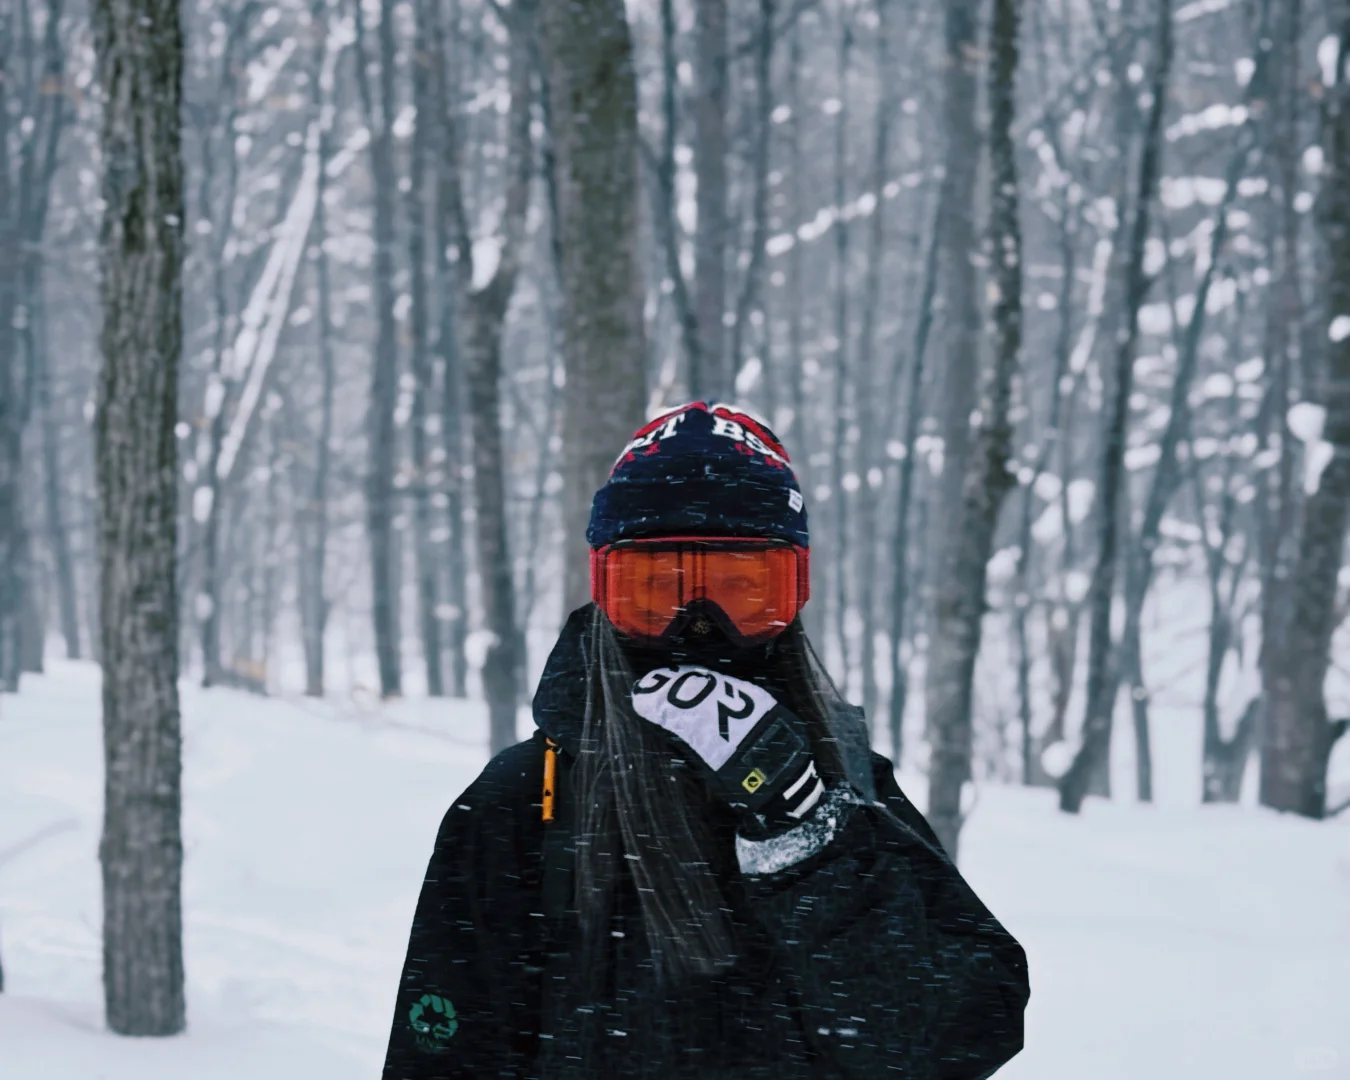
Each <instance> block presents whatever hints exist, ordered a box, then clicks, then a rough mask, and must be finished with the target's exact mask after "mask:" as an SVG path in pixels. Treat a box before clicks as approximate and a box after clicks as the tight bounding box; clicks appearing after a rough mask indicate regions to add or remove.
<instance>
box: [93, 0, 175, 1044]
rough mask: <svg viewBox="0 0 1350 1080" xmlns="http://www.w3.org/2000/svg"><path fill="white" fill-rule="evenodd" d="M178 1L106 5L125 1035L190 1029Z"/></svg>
mask: <svg viewBox="0 0 1350 1080" xmlns="http://www.w3.org/2000/svg"><path fill="white" fill-rule="evenodd" d="M178 20H179V8H178V5H177V4H176V3H171V2H166V0H97V2H96V3H95V4H94V7H93V21H94V44H95V50H96V55H97V58H98V76H99V83H100V86H101V87H102V90H103V101H104V104H103V133H102V141H101V146H102V152H103V165H104V170H105V171H104V179H103V199H104V215H103V229H102V272H103V273H102V284H101V288H100V295H101V300H102V305H103V327H102V335H101V342H100V344H101V348H102V352H103V370H102V374H101V377H100V379H99V391H98V408H97V416H96V421H95V440H96V443H97V459H96V460H97V465H98V489H99V503H98V507H99V513H98V525H99V551H100V565H101V571H102V580H101V588H100V604H99V610H100V613H101V620H102V639H103V640H102V658H103V745H104V768H105V783H104V818H103V838H102V842H101V844H100V846H99V857H100V861H101V863H102V867H103V989H104V1001H105V1005H106V1008H107V1019H108V1026H109V1027H110V1028H111V1029H112V1030H113V1031H115V1032H117V1033H119V1034H123V1035H172V1034H176V1033H177V1032H179V1031H182V1030H183V1025H184V1018H185V1002H184V992H183V945H182V901H181V871H182V859H183V842H182V836H181V832H180V828H181V825H180V820H181V788H180V776H181V737H180V733H179V713H178V685H177V679H178V602H177V596H176V588H175V576H174V557H175V543H176V538H177V517H176V510H177V494H178V487H177V445H176V441H175V436H174V426H175V423H176V420H177V407H178V393H177V392H178V378H177V376H178V363H179V355H180V351H181V347H182V328H181V288H182V282H181V269H182V261H183V236H182V233H183V215H184V207H183V165H182V156H181V151H180V146H179V125H180V118H179V112H180V108H181V96H182V88H181V81H182V61H183V38H182V32H181V30H180V27H179V21H178Z"/></svg>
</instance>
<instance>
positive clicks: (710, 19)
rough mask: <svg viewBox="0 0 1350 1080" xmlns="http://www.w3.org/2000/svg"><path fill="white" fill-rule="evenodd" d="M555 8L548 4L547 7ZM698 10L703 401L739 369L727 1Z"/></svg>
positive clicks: (695, 388)
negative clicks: (731, 335) (732, 269)
mask: <svg viewBox="0 0 1350 1080" xmlns="http://www.w3.org/2000/svg"><path fill="white" fill-rule="evenodd" d="M556 6H557V5H554V4H545V5H544V7H545V9H548V8H552V7H556ZM694 13H695V14H694V19H695V28H696V37H697V47H696V49H695V60H694V65H695V82H696V84H697V86H698V99H697V102H696V103H695V105H694V172H695V175H696V176H697V179H698V191H697V194H696V196H695V198H696V201H697V207H698V232H697V234H696V235H695V238H694V306H695V312H696V316H697V319H698V336H699V356H698V358H697V362H698V366H697V367H696V368H695V369H694V370H693V371H691V372H690V379H689V388H690V391H691V392H692V394H693V396H694V398H696V399H699V400H703V399H707V400H711V401H730V400H731V395H732V392H733V389H734V386H733V384H734V381H735V377H736V373H735V372H734V371H732V370H731V364H730V362H729V360H728V357H727V349H726V327H725V326H724V325H723V324H722V318H723V315H724V314H725V312H726V291H727V268H726V252H727V97H728V93H727V91H728V86H729V81H730V80H729V79H728V77H727V76H728V70H727V69H728V59H729V55H728V54H729V48H728V44H727V0H695V6H694ZM549 18H550V19H551V16H550V17H549ZM546 21H548V20H546ZM625 38H626V35H625Z"/></svg>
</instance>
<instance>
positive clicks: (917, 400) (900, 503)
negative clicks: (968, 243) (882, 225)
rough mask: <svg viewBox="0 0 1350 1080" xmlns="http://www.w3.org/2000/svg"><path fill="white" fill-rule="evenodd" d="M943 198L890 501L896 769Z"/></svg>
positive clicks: (892, 711) (929, 259)
mask: <svg viewBox="0 0 1350 1080" xmlns="http://www.w3.org/2000/svg"><path fill="white" fill-rule="evenodd" d="M941 221H942V198H941V195H939V197H938V204H937V209H936V212H935V213H934V217H933V228H932V234H931V239H930V240H929V242H928V255H927V257H926V258H925V259H924V273H923V292H922V295H921V296H920V297H919V308H918V319H917V322H916V323H915V329H914V345H913V350H912V353H911V355H910V359H909V385H908V387H907V388H906V390H905V433H904V436H903V438H904V443H903V446H904V453H903V455H902V456H901V458H900V477H899V484H898V487H897V493H896V502H895V542H894V544H893V552H894V555H893V558H892V561H893V562H894V564H895V565H894V568H893V569H892V576H891V628H890V629H891V657H890V659H891V702H890V716H889V721H890V722H889V725H888V726H889V729H890V748H891V762H892V763H893V764H894V765H895V767H896V768H897V769H898V768H899V767H900V761H901V756H902V753H903V750H904V727H905V705H906V702H907V699H908V697H909V665H908V664H906V663H904V662H903V660H902V659H901V648H902V647H903V645H904V642H905V635H906V633H907V632H908V631H907V626H906V617H907V615H908V613H909V597H910V593H911V591H912V589H911V581H910V551H909V538H910V527H909V518H910V506H911V504H912V502H913V493H914V455H915V449H914V447H915V443H916V442H917V440H918V437H919V425H920V422H921V421H922V418H923V372H924V364H925V360H926V358H927V355H928V338H929V336H930V335H931V333H932V329H933V304H934V301H935V300H936V297H937V286H938V266H939V260H938V254H939V250H940V249H939V240H940V236H941Z"/></svg>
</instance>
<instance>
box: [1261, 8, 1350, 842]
mask: <svg viewBox="0 0 1350 1080" xmlns="http://www.w3.org/2000/svg"><path fill="white" fill-rule="evenodd" d="M1332 25H1333V26H1335V27H1336V28H1337V30H1338V31H1339V34H1340V42H1339V52H1338V55H1337V61H1336V62H1337V73H1338V78H1337V80H1336V85H1335V86H1334V87H1328V91H1327V92H1328V101H1327V105H1326V116H1325V121H1326V126H1325V144H1326V154H1325V159H1326V163H1327V173H1326V179H1325V182H1324V187H1323V191H1322V203H1323V209H1322V229H1323V233H1324V237H1325V244H1326V250H1327V252H1328V254H1329V256H1330V262H1331V265H1330V275H1329V279H1328V281H1327V312H1328V318H1329V324H1330V332H1329V334H1328V337H1329V339H1330V340H1329V343H1328V348H1327V364H1326V374H1325V381H1324V385H1323V391H1322V395H1321V398H1322V404H1323V406H1324V407H1325V408H1326V420H1325V423H1324V425H1323V436H1322V437H1323V438H1324V439H1325V440H1326V441H1327V442H1328V443H1330V444H1331V449H1332V451H1333V455H1334V456H1333V457H1332V459H1331V461H1330V463H1329V464H1328V465H1327V466H1326V468H1325V470H1323V472H1322V475H1321V477H1320V482H1319V483H1318V486H1317V489H1316V491H1315V492H1314V493H1313V494H1312V495H1311V496H1310V497H1309V498H1308V500H1307V502H1306V503H1305V504H1304V507H1303V523H1302V529H1301V533H1300V540H1299V548H1298V556H1297V561H1296V563H1295V567H1294V576H1293V580H1292V582H1291V597H1292V607H1291V611H1290V618H1289V624H1288V628H1287V632H1286V634H1285V637H1284V640H1283V641H1282V642H1280V643H1278V644H1277V645H1276V646H1275V648H1276V651H1277V659H1276V661H1275V662H1274V663H1272V664H1270V665H1269V667H1268V668H1267V675H1268V679H1269V681H1268V683H1267V685H1266V687H1265V693H1266V700H1267V701H1268V702H1269V709H1270V711H1269V714H1268V716H1267V724H1266V731H1265V740H1264V745H1263V746H1262V753H1261V802H1262V804H1263V805H1265V806H1269V807H1271V808H1272V809H1275V810H1285V811H1291V812H1293V813H1296V814H1302V815H1303V816H1305V817H1311V818H1321V817H1323V816H1324V815H1325V814H1326V811H1327V805H1326V799H1327V793H1326V784H1327V763H1328V761H1329V760H1330V757H1331V751H1332V749H1333V747H1334V746H1335V743H1336V740H1337V739H1338V738H1339V737H1340V736H1341V735H1343V734H1344V733H1345V730H1346V726H1347V725H1346V722H1345V721H1343V720H1342V721H1337V722H1335V723H1333V722H1331V721H1330V719H1329V718H1328V716H1327V705H1326V696H1325V689H1324V683H1325V682H1326V675H1327V669H1328V666H1329V662H1330V649H1331V638H1332V635H1333V634H1334V633H1335V630H1336V618H1335V614H1336V612H1335V608H1336V596H1337V588H1336V580H1337V574H1338V573H1339V571H1340V568H1341V564H1342V556H1343V552H1344V547H1345V536H1346V524H1347V520H1350V331H1347V328H1346V320H1347V319H1350V0H1338V3H1337V4H1336V5H1335V8H1334V16H1333V21H1332Z"/></svg>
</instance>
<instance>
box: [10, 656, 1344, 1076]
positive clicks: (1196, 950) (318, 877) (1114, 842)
mask: <svg viewBox="0 0 1350 1080" xmlns="http://www.w3.org/2000/svg"><path fill="white" fill-rule="evenodd" d="M183 706H184V729H185V749H184V754H185V773H184V789H185V796H184V807H185V810H184V813H185V823H184V826H185V836H186V862H185V927H186V930H185V932H186V948H187V976H188V984H189V988H188V1005H189V1032H188V1034H187V1035H185V1036H183V1037H181V1038H176V1039H168V1040H128V1039H118V1038H115V1037H112V1036H110V1035H107V1034H105V1033H104V1032H103V1031H102V1016H101V1011H102V1010H101V994H100V989H99V922H100V914H99V880H98V863H97V844H98V832H99V824H100V822H99V815H100V801H101V785H102V778H101V768H100V754H101V750H100V735H99V708H98V676H97V672H96V669H94V668H93V667H91V666H88V665H81V664H71V663H63V662H56V663H53V664H52V665H51V666H50V671H49V674H48V675H46V676H44V677H41V678H33V679H29V680H27V681H25V684H24V688H23V693H22V694H21V695H19V696H18V697H13V698H6V699H4V701H3V703H2V704H0V710H3V711H0V956H3V960H4V966H5V975H6V979H7V987H6V989H7V992H6V993H5V994H4V995H3V996H0V1077H3V1078H4V1080H96V1078H103V1080H123V1078H126V1080H131V1078H135V1080H197V1078H217V1077H219V1078H222V1080H223V1078H226V1077H230V1078H236V1077H249V1078H250V1080H281V1078H283V1077H284V1078H285V1080H307V1078H310V1077H313V1078H316V1080H319V1078H321V1080H347V1078H353V1080H355V1078H357V1077H365V1078H374V1077H376V1076H378V1073H379V1064H380V1061H381V1058H382V1054H383V1044H384V1037H385V1031H386V1027H387V1023H388V1019H389V1013H390V1006H391V1001H392V998H393V991H394V987H395V984H396V982H397V978H398V972H399V966H400V964H401V962H402V957H403V949H404V944H405V936H406V933H407V928H408V923H409V920H410V918H411V914H412V908H413V904H414V901H415V899H416V895H417V890H418V886H419V884H420V880H421V875H422V870H423V866H424V863H425V860H426V857H427V854H428V852H429V849H430V844H431V840H432V837H433V835H434V832H435V829H436V826H437V823H438V821H439V818H440V815H441V813H442V811H443V810H444V808H445V806H446V805H447V804H448V803H449V802H450V800H451V799H453V798H454V796H455V795H456V794H457V793H458V792H459V791H460V790H461V789H462V788H463V787H464V786H465V785H466V784H467V783H468V782H469V781H470V780H471V779H472V778H473V776H474V775H475V774H476V772H477V770H478V769H479V768H480V767H481V765H482V763H483V761H484V757H485V751H484V746H483V739H482V733H483V732H484V730H485V728H486V718H485V716H484V714H483V712H482V710H481V709H479V708H478V707H476V706H473V705H467V706H466V705H463V704H456V705H453V706H452V705H445V704H435V703H429V702H426V701H408V702H401V703H396V704H393V705H387V706H373V705H372V706H368V707H364V708H362V707H358V706H356V705H353V704H351V703H350V702H345V701H344V702H342V703H338V702H325V703H313V702H306V701H303V700H299V699H289V698H288V699H260V698H256V697H251V696H248V695H243V694H239V693H235V692H232V691H223V690H213V691H210V692H203V691H200V690H197V689H193V688H189V687H185V689H184V698H183ZM1158 729H1159V731H1158V760H1159V765H1160V769H1159V777H1158V782H1159V785H1160V792H1159V795H1160V798H1159V804H1158V805H1157V806H1155V807H1152V808H1146V807H1137V806H1134V805H1130V804H1129V803H1126V802H1122V803H1119V804H1113V805H1108V804H1103V803H1100V802H1092V803H1090V804H1089V805H1088V807H1087V809H1086V812H1085V813H1084V814H1083V816H1082V817H1081V818H1077V819H1070V818H1066V817H1063V816H1061V815H1060V814H1058V813H1057V812H1056V809H1055V805H1054V799H1053V796H1052V794H1051V793H1048V792H1031V791H1024V790H1020V789H1015V788H999V787H993V786H986V787H984V788H983V789H982V790H981V791H980V794H979V800H978V804H977V806H976V808H975V810H974V813H973V816H972V818H971V821H970V824H969V825H968V827H967V830H966V833H965V837H964V840H963V844H964V847H963V853H962V864H963V868H964V869H965V871H966V873H967V875H968V877H969V878H970V879H971V881H972V883H973V884H974V885H975V887H976V889H977V890H978V891H979V892H980V893H981V894H982V895H983V896H984V897H985V899H986V900H987V902H988V903H989V905H990V906H991V907H992V908H993V909H994V911H995V912H997V913H998V914H999V915H1000V917H1001V918H1002V919H1003V920H1004V921H1005V922H1006V924H1007V925H1008V927H1009V928H1010V929H1011V930H1012V931H1013V932H1014V933H1015V934H1016V935H1017V936H1018V937H1019V938H1020V939H1021V940H1022V941H1023V942H1024V944H1025V945H1026V947H1027V950H1028V953H1029V955H1030V960H1031V974H1032V1005H1031V1010H1030V1013H1029V1017H1028V1036H1027V1049H1026V1051H1025V1052H1024V1053H1023V1054H1022V1055H1021V1057H1019V1058H1018V1059H1017V1060H1016V1061H1015V1062H1014V1063H1013V1064H1012V1065H1010V1066H1009V1067H1008V1068H1007V1069H1006V1070H1005V1071H1004V1073H1002V1074H1000V1075H1001V1077H1003V1076H1006V1077H1007V1078H1008V1080H1017V1078H1025V1080H1033V1078H1034V1080H1084V1078H1092V1080H1143V1078H1147V1080H1172V1078H1176V1080H1181V1078H1185V1080H1210V1078H1212V1080H1297V1078H1300V1077H1309V1078H1322V1080H1340V1078H1346V1077H1350V1020H1347V1005H1350V820H1344V819H1343V820H1340V821H1336V822H1330V823H1323V824H1313V823H1310V822H1305V821H1300V820H1294V819H1286V818H1280V817H1277V816H1275V815H1272V814H1268V813H1266V812H1263V811H1259V810H1255V809H1253V808H1250V807H1244V808H1229V807H1225V808H1204V809H1202V808H1200V807H1198V806H1196V805H1195V799H1194V789H1195V788H1196V787H1197V786H1198V779H1197V773H1196V772H1195V771H1194V770H1195V769H1196V768H1198V749H1197V748H1196V744H1197V742H1198V732H1197V730H1196V725H1195V721H1194V718H1193V710H1187V711H1186V712H1184V713H1182V712H1177V713H1174V714H1170V713H1161V714H1160V716H1159V720H1158ZM902 782H903V783H905V785H906V787H908V788H911V789H914V788H917V787H918V784H917V782H907V781H906V779H905V778H902ZM1122 790H1124V788H1122ZM911 794H915V792H914V791H913V790H912V791H911ZM919 796H920V801H921V793H919ZM1348 817H1350V815H1348ZM32 837H40V838H39V839H37V840H36V841H35V842H34V843H32V844H29V845H27V846H24V847H22V849H21V850H19V851H18V852H17V853H15V851H14V849H15V847H16V846H18V845H21V844H22V843H23V842H24V841H26V840H28V839H29V838H32ZM7 852H8V854H6V853H7Z"/></svg>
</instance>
